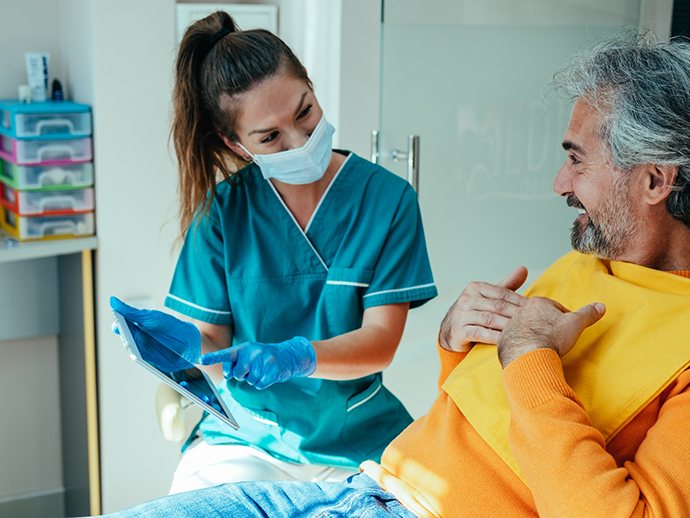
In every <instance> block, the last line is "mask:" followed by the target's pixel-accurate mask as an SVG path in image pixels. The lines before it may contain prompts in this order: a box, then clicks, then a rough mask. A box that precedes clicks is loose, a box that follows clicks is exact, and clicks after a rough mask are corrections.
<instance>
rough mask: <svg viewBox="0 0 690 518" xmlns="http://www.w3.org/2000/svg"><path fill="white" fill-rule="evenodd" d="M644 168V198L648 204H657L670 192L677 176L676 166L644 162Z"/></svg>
mask: <svg viewBox="0 0 690 518" xmlns="http://www.w3.org/2000/svg"><path fill="white" fill-rule="evenodd" d="M644 168H645V171H644V174H645V189H644V195H645V200H646V202H647V203H649V204H650V205H657V204H659V203H661V202H662V201H665V200H666V198H668V195H669V194H671V190H672V189H673V186H674V185H675V183H676V177H677V176H678V166H676V165H658V164H646V165H645V166H644Z"/></svg>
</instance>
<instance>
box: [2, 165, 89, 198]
mask: <svg viewBox="0 0 690 518" xmlns="http://www.w3.org/2000/svg"><path fill="white" fill-rule="evenodd" d="M0 181H2V182H4V183H5V184H7V185H9V186H10V187H12V188H14V189H21V190H24V191H26V190H33V191H38V190H51V191H52V190H58V189H75V188H83V187H91V186H92V185H93V164H92V163H90V162H88V163H85V164H64V165H48V166H40V165H39V166H25V165H17V164H13V163H12V162H9V161H7V160H0Z"/></svg>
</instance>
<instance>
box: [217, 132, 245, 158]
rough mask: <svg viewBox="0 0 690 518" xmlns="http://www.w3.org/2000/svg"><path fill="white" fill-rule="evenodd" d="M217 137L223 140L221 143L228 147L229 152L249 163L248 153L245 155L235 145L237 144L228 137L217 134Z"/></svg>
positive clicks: (240, 148)
mask: <svg viewBox="0 0 690 518" xmlns="http://www.w3.org/2000/svg"><path fill="white" fill-rule="evenodd" d="M218 136H219V137H220V138H221V139H222V140H223V143H224V144H225V145H226V146H228V148H229V149H230V151H232V152H233V153H235V154H236V155H239V156H241V157H242V158H243V159H245V160H246V161H247V162H249V161H251V159H252V157H250V156H249V153H247V152H246V151H245V150H244V149H242V147H241V146H240V145H239V144H237V142H233V141H232V140H230V139H229V138H228V137H225V136H223V135H221V134H220V133H218Z"/></svg>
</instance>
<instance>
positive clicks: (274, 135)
mask: <svg viewBox="0 0 690 518" xmlns="http://www.w3.org/2000/svg"><path fill="white" fill-rule="evenodd" d="M277 137H278V132H277V131H274V132H273V133H271V134H269V135H267V136H266V137H264V138H263V139H261V143H262V144H268V143H269V142H271V141H273V140H275V139H276V138H277Z"/></svg>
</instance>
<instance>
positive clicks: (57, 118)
mask: <svg viewBox="0 0 690 518" xmlns="http://www.w3.org/2000/svg"><path fill="white" fill-rule="evenodd" d="M0 133H2V134H3V135H6V136H8V137H12V138H15V139H37V138H38V139H43V140H51V139H52V140H61V139H71V138H81V137H88V136H90V135H91V108H89V106H88V105H86V104H78V103H74V102H72V101H51V100H49V101H44V102H34V103H30V104H26V103H21V102H19V101H18V100H0Z"/></svg>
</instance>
